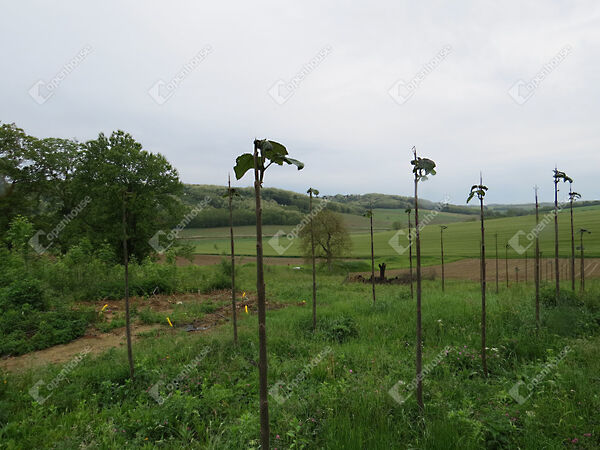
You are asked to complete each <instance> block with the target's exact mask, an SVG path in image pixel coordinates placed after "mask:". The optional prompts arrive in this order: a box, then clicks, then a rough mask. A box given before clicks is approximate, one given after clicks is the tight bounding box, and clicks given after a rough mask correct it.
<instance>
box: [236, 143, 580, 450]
mask: <svg viewBox="0 0 600 450" xmlns="http://www.w3.org/2000/svg"><path fill="white" fill-rule="evenodd" d="M412 151H413V159H412V160H411V165H412V166H413V167H412V173H413V177H414V211H413V210H412V209H410V208H408V209H406V211H405V212H406V213H407V215H408V239H409V255H408V256H409V267H410V289H411V298H412V297H413V295H414V292H415V291H416V380H417V385H416V400H417V404H418V406H419V409H420V410H421V411H423V409H424V403H423V384H422V380H423V373H422V368H423V361H422V357H423V347H422V345H423V329H422V323H421V322H422V297H423V290H422V280H423V276H422V264H421V229H422V226H420V225H419V197H418V187H419V183H420V182H423V181H425V180H427V178H428V177H429V176H431V175H435V174H436V170H435V169H436V163H435V162H434V161H433V160H431V159H428V158H422V157H419V156H418V155H417V150H416V148H415V147H413V149H412ZM273 164H276V165H279V166H283V165H284V164H289V165H295V166H297V168H298V170H300V169H302V168H303V167H304V165H303V163H301V162H300V161H297V160H295V159H292V158H290V157H289V156H288V152H287V149H286V148H285V147H284V146H283V145H282V144H280V143H278V142H275V141H271V140H267V139H263V140H255V141H254V152H253V153H245V154H243V155H241V156H239V157H238V158H237V159H236V165H235V167H234V171H235V174H236V178H237V179H238V180H239V179H241V178H242V177H243V176H244V175H245V174H246V173H247V172H248V171H250V170H252V169H253V172H254V190H255V203H256V268H257V269H256V270H257V272H256V289H257V296H258V335H259V385H260V386H259V396H260V423H261V447H262V448H270V447H269V445H270V444H269V442H270V434H269V433H270V431H269V407H268V385H267V367H268V361H267V332H266V305H265V282H264V266H263V264H264V261H263V244H262V209H261V188H262V185H263V181H264V175H265V172H266V170H267V169H268V168H269V167H270V166H271V165H273ZM560 181H563V182H567V181H568V182H569V183H570V185H572V182H573V180H572V179H571V178H569V177H568V176H567V175H566V174H565V173H564V172H560V171H558V170H557V169H555V170H554V186H555V192H554V193H555V199H554V200H555V201H554V225H555V268H556V275H555V279H556V295H557V299H558V295H559V294H560V283H559V278H560V273H559V266H558V218H557V217H558V210H559V208H558V184H559V182H560ZM487 190H488V187H487V186H485V185H484V184H483V179H482V177H481V175H480V180H479V184H476V185H473V186H472V187H471V191H470V193H469V195H468V197H467V203H469V202H470V201H471V200H472V199H473V198H475V197H477V199H478V200H479V203H480V204H479V209H480V222H481V239H480V280H481V362H482V370H483V374H484V376H486V377H487V376H488V368H487V362H486V348H487V347H486V345H487V342H486V291H487V284H486V281H487V276H486V245H485V208H484V198H485V195H486V192H487ZM307 193H308V194H309V214H310V233H311V236H310V244H311V263H312V264H311V266H312V325H313V330H315V329H316V326H317V314H316V313H317V283H316V265H315V240H314V235H313V232H314V226H313V207H312V206H313V197H314V196H317V195H318V194H319V192H318V191H317V190H316V189H314V188H309V189H308V191H307ZM225 195H226V196H227V197H228V199H229V208H230V211H229V212H230V237H231V264H232V284H231V287H232V309H233V311H232V312H233V332H234V342H235V343H237V324H236V300H235V270H233V269H234V267H233V266H234V264H235V261H234V256H235V251H234V240H233V238H234V236H233V219H232V218H233V215H232V206H231V205H232V198H233V196H234V195H235V189H233V188H231V184H229V185H228V190H227V193H226V194H225ZM577 198H580V195H579V194H578V193H576V192H573V191H572V189H570V190H569V201H570V214H571V264H570V268H571V270H570V272H571V287H572V289H575V241H574V222H573V202H574V201H575V200H576V199H577ZM535 205H536V207H535V211H536V225H539V203H538V196H537V188H536V195H535ZM413 212H414V233H413V231H412V230H413V226H412V222H411V214H412V213H413ZM365 216H366V217H367V218H368V219H369V224H370V237H371V280H370V281H371V285H372V302H373V304H374V303H375V301H376V295H375V251H374V240H373V217H374V211H373V205H372V204H371V205H369V208H368V209H367V211H366V213H365ZM445 229H447V226H445V225H441V226H440V249H441V262H442V291H444V290H445V273H444V230H445ZM579 231H580V233H581V245H580V247H578V248H580V249H581V256H582V285H581V286H582V289H583V287H584V284H583V283H584V282H583V235H584V233H589V231H588V230H584V229H581V230H579ZM413 243H414V244H415V250H416V277H415V278H416V279H415V281H416V289H414V288H413V265H412V262H413V255H412V246H413ZM495 244H496V292H498V290H499V276H498V236H497V234H496V236H495ZM508 247H509V244H506V255H505V260H506V264H507V265H506V282H507V286H508ZM540 257H541V252H540V249H539V237H538V236H537V234H536V238H535V264H534V281H535V307H536V308H535V311H536V312H535V315H536V322H537V324H538V326H539V322H540V305H539V297H540V280H541V277H540V273H541V269H540V267H541V265H540ZM384 271H385V266H383V267H382V265H381V264H380V277H382V278H383V277H384ZM516 274H517V277H518V268H516ZM525 277H527V257H526V270H525ZM517 279H518V278H517ZM525 280H527V278H525Z"/></svg>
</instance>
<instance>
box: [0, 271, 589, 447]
mask: <svg viewBox="0 0 600 450" xmlns="http://www.w3.org/2000/svg"><path fill="white" fill-rule="evenodd" d="M266 282H267V300H268V302H269V304H270V305H272V306H275V305H278V304H279V305H281V304H284V305H287V307H285V308H281V309H276V310H270V311H269V312H268V317H267V326H268V352H269V383H270V385H274V384H275V383H276V382H277V381H281V382H283V383H287V384H288V385H289V384H290V383H292V382H293V380H296V382H295V383H294V386H295V387H294V388H293V389H291V391H290V396H289V398H288V399H287V400H286V401H285V402H284V403H283V404H279V403H278V402H276V401H275V399H274V398H272V397H271V398H270V412H271V424H272V425H271V430H272V433H273V436H272V441H273V447H274V448H279V449H284V448H328V449H339V448H348V449H354V448H356V449H365V448H369V449H389V448H427V449H429V448H432V449H435V448H440V449H441V448H444V449H446V448H457V449H459V448H460V449H465V448H525V449H539V448H564V447H565V446H567V447H569V446H574V444H572V443H571V441H572V440H573V439H577V440H578V442H579V445H580V446H582V448H595V447H596V448H597V447H598V446H599V445H600V435H599V434H598V433H599V422H598V415H597V411H598V408H599V407H600V397H599V396H598V394H597V392H598V388H599V387H600V379H599V378H598V373H599V371H600V345H599V344H600V339H599V336H598V327H599V323H600V316H599V312H600V299H599V294H600V283H598V282H590V292H589V293H588V294H587V295H586V296H584V297H582V298H579V297H577V298H574V299H573V301H569V300H566V301H565V303H564V304H562V305H559V306H557V307H544V309H543V314H542V319H543V325H542V328H541V329H540V330H539V331H538V330H536V328H535V326H534V323H533V321H534V309H533V292H532V288H531V286H528V287H525V286H524V285H520V286H513V287H512V288H511V289H502V290H501V292H500V294H498V295H496V294H495V293H493V292H492V291H491V292H490V294H489V297H488V314H489V316H488V343H489V345H490V350H489V354H490V356H489V359H490V361H489V366H490V373H491V375H490V377H489V378H488V379H485V378H484V377H483V376H482V373H481V370H480V361H479V359H478V355H477V348H478V346H479V311H480V310H479V308H480V297H479V295H480V293H479V285H478V284H477V283H469V282H457V281H447V287H446V293H445V294H442V293H441V290H440V288H439V283H438V282H435V281H429V282H425V283H424V293H423V298H424V302H423V328H424V363H425V364H426V365H427V363H429V362H430V361H432V360H433V359H434V358H435V357H436V355H438V354H439V353H440V351H442V350H443V349H445V348H447V347H449V350H450V352H449V355H448V356H445V357H444V358H443V359H442V362H441V363H440V364H439V365H438V366H437V367H435V368H434V369H432V371H431V372H430V373H429V374H428V375H427V377H426V378H425V381H424V394H425V397H424V398H425V405H426V411H425V418H424V421H421V420H420V419H419V415H418V410H417V406H416V403H415V401H414V398H413V397H409V398H408V400H407V401H406V402H405V403H404V404H402V405H399V404H397V403H396V402H395V401H394V400H393V399H392V398H391V396H390V395H389V394H388V390H389V389H390V388H391V387H392V386H394V385H395V383H397V382H398V381H399V380H403V381H404V382H405V383H410V381H411V380H412V379H413V378H414V347H415V342H414V340H415V331H414V328H415V325H414V322H415V320H414V317H415V305H414V303H413V302H412V301H411V300H410V296H409V293H408V289H407V288H406V287H403V286H379V287H378V296H377V303H376V304H375V305H372V304H371V301H370V297H369V289H370V287H369V286H367V285H363V284H351V283H346V282H344V277H343V276H342V275H328V274H326V273H321V274H320V275H319V278H318V282H319V285H318V323H319V329H318V331H317V332H316V333H312V332H311V330H310V316H311V311H310V308H309V307H308V306H301V305H303V303H302V300H308V299H309V298H310V293H311V284H310V277H309V275H308V274H305V273H303V272H302V271H295V270H291V269H289V268H284V267H268V268H267V271H266ZM239 283H240V289H243V290H247V291H250V290H252V289H253V286H254V266H253V265H246V266H244V267H243V268H242V270H241V272H240V276H239ZM308 304H309V302H308V301H307V303H306V305H308ZM238 325H239V335H240V345H239V347H238V348H235V347H234V346H233V344H232V336H231V327H230V326H229V325H228V326H223V327H220V328H218V329H215V330H214V331H212V332H210V333H204V334H190V333H185V332H176V333H175V334H172V335H170V334H161V335H158V336H157V335H155V334H152V335H149V336H147V337H145V338H142V339H141V340H140V341H138V343H137V344H135V345H134V355H135V361H136V366H137V369H136V374H137V377H136V380H135V381H134V382H130V381H129V380H128V379H127V377H128V369H127V363H126V362H127V360H126V354H125V351H124V349H115V350H112V351H109V352H107V353H104V354H103V355H101V356H97V357H86V358H85V359H84V360H83V361H82V362H81V363H80V364H79V365H78V366H77V367H76V368H75V369H74V370H73V371H72V373H70V374H69V375H68V381H64V382H62V383H60V384H59V386H58V387H57V388H56V389H55V390H54V391H53V394H52V396H51V397H50V398H49V399H48V400H47V401H46V402H45V403H44V404H43V405H39V404H37V403H36V402H34V401H33V400H32V398H31V397H30V396H29V394H28V390H29V389H30V388H31V386H33V385H34V383H36V382H37V381H38V380H40V379H42V380H45V381H46V383H49V382H50V380H52V379H53V378H54V377H55V376H56V375H57V374H58V373H59V372H60V370H61V366H60V365H59V366H54V367H52V366H47V367H45V368H43V369H38V370H35V371H29V372H25V373H19V374H9V373H3V374H0V447H2V448H11V449H12V448H52V447H54V448H56V447H59V448H81V447H84V448H155V447H161V448H182V447H183V448H219V449H221V448H242V449H244V448H258V438H259V426H258V423H259V417H258V370H257V367H256V362H257V361H258V342H257V341H258V339H257V321H256V316H254V315H246V314H242V317H241V319H240V321H239V323H238ZM566 345H569V346H570V347H571V348H572V349H573V351H572V352H571V353H570V354H569V355H568V356H567V357H566V358H565V359H564V360H563V361H562V362H561V363H560V364H559V365H558V367H557V368H556V369H555V370H552V371H551V372H550V373H549V374H548V375H547V376H546V378H545V379H544V380H543V381H542V382H541V383H540V385H539V386H538V387H537V389H536V390H535V391H534V392H533V394H532V395H531V397H530V398H529V399H528V400H527V402H526V403H525V404H523V405H519V404H518V403H516V402H515V401H514V400H513V399H512V397H510V395H509V394H508V391H509V389H510V388H511V386H512V385H514V384H515V383H516V382H517V381H518V380H519V379H521V378H525V379H531V377H533V376H535V375H536V374H538V373H540V371H541V370H542V369H543V367H544V366H545V364H547V363H548V361H549V360H550V358H551V357H552V356H556V355H557V354H558V353H559V352H560V351H561V350H562V349H563V348H564V347H565V346H566ZM328 349H329V351H328ZM204 352H207V353H206V356H204V357H203V359H202V360H201V361H200V362H199V363H198V364H197V365H196V366H195V367H194V368H193V369H192V370H191V371H189V373H188V374H187V375H186V376H185V377H183V379H182V380H181V382H180V384H179V386H178V387H177V389H174V390H171V391H168V390H165V389H166V386H167V385H168V384H169V382H170V381H172V380H173V379H174V378H177V376H178V374H180V373H181V372H182V370H183V369H184V368H185V366H186V364H189V363H190V362H191V361H194V358H197V357H198V355H201V354H203V353H204ZM317 355H324V356H323V357H322V360H320V362H317V363H315V364H314V367H310V366H309V364H310V363H311V361H314V358H315V357H316V356H317ZM307 367H308V368H307ZM302 373H304V377H302V376H301V377H300V379H299V374H302ZM161 380H162V381H164V383H165V384H163V385H161V390H160V392H161V395H163V397H164V398H166V400H165V402H164V403H163V404H162V405H159V404H157V403H156V402H155V401H154V400H153V399H152V398H151V397H150V395H149V394H148V392H147V390H148V389H149V388H150V387H151V386H153V385H154V384H155V383H157V382H158V381H161ZM46 392H47V391H43V393H46ZM169 393H171V394H172V395H171V396H170V397H167V395H168V394H169ZM406 394H408V392H407V393H406ZM588 433H591V436H587V434H588Z"/></svg>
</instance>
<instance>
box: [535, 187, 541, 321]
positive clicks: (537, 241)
mask: <svg viewBox="0 0 600 450" xmlns="http://www.w3.org/2000/svg"><path fill="white" fill-rule="evenodd" d="M539 223H540V213H539V203H538V195H537V187H536V190H535V225H536V230H537V227H538V225H539ZM538 236H539V234H538V233H537V232H536V235H535V323H536V325H537V327H538V329H539V327H540V275H541V273H540V238H539V237H538Z"/></svg>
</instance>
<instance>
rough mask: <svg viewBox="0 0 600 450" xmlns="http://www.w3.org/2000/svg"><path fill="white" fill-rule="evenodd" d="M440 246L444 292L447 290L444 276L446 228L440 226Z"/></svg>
mask: <svg viewBox="0 0 600 450" xmlns="http://www.w3.org/2000/svg"><path fill="white" fill-rule="evenodd" d="M440 248H441V251H442V292H445V291H446V283H445V277H444V230H443V229H441V228H440Z"/></svg>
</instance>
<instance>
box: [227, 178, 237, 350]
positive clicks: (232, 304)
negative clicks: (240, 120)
mask: <svg viewBox="0 0 600 450" xmlns="http://www.w3.org/2000/svg"><path fill="white" fill-rule="evenodd" d="M227 187H228V191H227V192H228V197H229V237H230V239H231V313H232V322H233V343H234V344H235V345H237V343H238V332H237V311H236V307H235V248H234V243H233V204H232V197H233V192H232V191H231V176H229V175H228V176H227Z"/></svg>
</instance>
